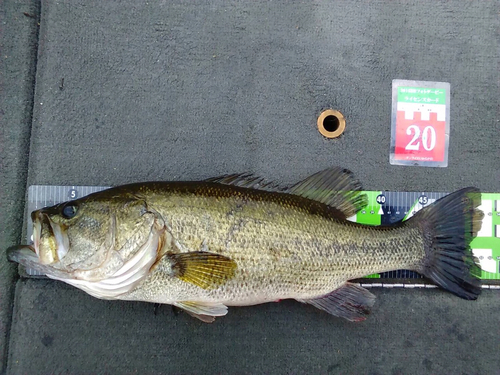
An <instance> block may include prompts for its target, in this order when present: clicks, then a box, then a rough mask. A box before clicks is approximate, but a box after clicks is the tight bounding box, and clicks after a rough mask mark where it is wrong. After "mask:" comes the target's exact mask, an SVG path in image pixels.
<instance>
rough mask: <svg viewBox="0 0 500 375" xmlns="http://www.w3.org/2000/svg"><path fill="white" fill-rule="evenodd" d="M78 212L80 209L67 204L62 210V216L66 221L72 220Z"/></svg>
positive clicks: (72, 204)
mask: <svg viewBox="0 0 500 375" xmlns="http://www.w3.org/2000/svg"><path fill="white" fill-rule="evenodd" d="M77 211H78V207H77V206H76V205H75V204H74V203H66V204H65V205H64V206H63V207H62V209H61V214H62V216H63V217H64V218H65V219H71V218H72V217H74V216H75V215H76V212H77Z"/></svg>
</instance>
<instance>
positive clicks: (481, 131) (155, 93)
mask: <svg viewBox="0 0 500 375" xmlns="http://www.w3.org/2000/svg"><path fill="white" fill-rule="evenodd" d="M13 4H18V2H12V1H11V4H10V5H9V6H11V7H13V6H14V5H13ZM19 4H20V3H19ZM23 11H24V10H23ZM499 11H500V5H499V3H498V2H494V1H491V2H489V1H482V2H474V3H463V2H462V1H452V2H449V1H446V2H444V1H443V2H439V3H433V5H432V6H431V5H430V4H428V3H420V2H416V1H415V2H413V1H399V2H395V1H379V2H369V3H366V4H361V3H351V2H340V1H339V2H316V3H314V4H312V3H308V2H306V3H300V4H299V3H294V4H286V3H285V2H269V3H268V2H263V1H262V2H261V1H254V2H243V1H241V2H239V1H238V2H233V3H231V4H230V5H226V6H223V5H222V4H221V2H219V1H214V2H210V3H206V2H203V1H199V2H193V1H185V2H179V1H176V2H171V1H165V2H161V3H156V2H148V3H141V4H139V3H137V2H134V1H122V2H115V1H106V2H101V1H71V2H70V1H59V2H54V1H42V6H41V25H40V43H39V48H38V50H39V55H38V67H37V77H36V93H35V97H34V117H33V131H32V136H31V149H30V161H29V162H30V164H29V174H28V182H29V184H85V185H93V184H101V185H108V184H109V185H117V184H121V183H125V182H131V181H140V180H172V179H176V180H178V179H199V178H204V177H210V176H214V175H219V174H222V173H230V172H242V171H253V172H255V173H257V174H260V175H263V176H264V177H267V178H270V179H276V180H279V181H283V182H293V181H296V180H298V179H300V178H303V177H305V176H307V175H308V174H311V173H313V172H315V171H318V170H319V169H321V168H324V167H327V166H331V165H341V166H344V167H347V168H349V169H351V170H353V172H355V173H356V175H357V176H358V177H359V178H360V179H361V180H362V181H363V182H364V185H365V187H366V188H368V189H391V190H405V189H406V190H421V189H422V190H430V191H432V190H437V191H440V190H441V191H451V190H454V189H457V188H460V187H464V186H466V185H476V186H477V187H479V188H481V189H482V190H484V191H500V175H499V168H498V165H499V161H500V160H499V159H500V155H499V151H498V144H499V132H500V123H499V120H498V119H499V114H500V113H499V100H500V99H499V96H498V92H500V87H499V85H500V83H499V80H498V66H499V62H500V56H499V54H500V49H499V47H500V42H499V41H500V35H499V19H498V14H499ZM21 15H22V14H21ZM28 20H29V19H28ZM9 23H11V24H14V25H15V21H14V20H13V19H9ZM21 47H22V46H20V47H19V48H21ZM23 48H25V47H23ZM21 50H22V48H21V49H20V50H19V51H18V52H17V53H21V52H20V51H21ZM2 55H3V52H2ZM17 58H18V59H19V60H20V61H22V63H23V64H29V60H28V58H29V56H28V55H26V56H21V55H20V56H18V57H17ZM3 70H5V68H4V69H3ZM7 73H8V74H6V75H5V76H6V77H7V78H8V79H12V78H15V76H14V74H13V73H12V74H11V72H10V71H8V72H7ZM7 78H6V79H7ZM394 78H401V79H417V80H429V81H432V80H435V81H445V82H450V84H451V88H452V98H451V103H452V104H451V106H452V107H451V138H450V155H449V167H448V168H415V167H397V166H391V165H389V162H388V160H389V156H388V152H389V135H390V108H391V103H390V100H391V80H392V79H394ZM63 79H64V83H63V84H62V80H63ZM61 84H62V85H61ZM17 89H19V88H17ZM28 91H29V90H28ZM14 104H15V103H14ZM16 105H17V106H18V107H19V108H21V107H22V105H23V103H18V104H16ZM326 107H332V108H335V109H338V110H340V111H341V112H343V113H344V114H345V116H346V118H347V126H346V132H345V133H344V135H343V136H342V137H341V138H340V139H337V140H333V141H328V140H325V139H323V138H322V137H321V136H320V135H319V133H318V132H317V131H316V129H315V121H316V116H317V115H318V114H319V112H320V111H321V109H323V108H326ZM19 113H21V112H19ZM5 120H6V118H5V116H4V118H3V121H5ZM5 123H6V124H7V126H8V128H7V129H12V131H14V130H15V131H16V132H18V133H16V134H18V137H17V138H16V136H15V135H8V136H6V138H5V140H3V139H2V142H3V143H2V146H3V144H7V145H9V147H13V146H11V143H12V142H13V141H14V140H16V139H21V140H24V142H26V139H27V137H29V134H27V133H26V132H27V131H29V128H26V129H20V130H19V129H18V128H17V126H18V124H17V122H16V120H15V119H10V120H9V121H5ZM9 131H10V130H9ZM21 146H22V142H21ZM12 150H13V151H12V152H17V153H18V155H19V158H21V159H22V155H25V154H22V153H21V150H23V151H26V150H25V148H22V147H17V148H16V147H13V148H12ZM24 158H26V156H24ZM21 159H20V160H21ZM12 165H13V167H12V171H10V172H9V173H12V174H13V176H14V175H15V174H18V176H16V179H14V177H12V180H10V181H12V185H8V186H7V185H6V186H5V187H4V186H3V185H2V188H5V189H6V190H7V189H8V190H9V194H11V195H3V194H2V199H4V197H7V201H10V200H16V202H17V206H15V207H16V208H15V209H10V208H9V210H11V211H10V212H7V213H9V214H10V215H12V216H15V220H17V221H15V222H10V223H9V225H10V226H9V227H8V229H7V231H8V235H6V236H7V237H5V238H11V239H15V238H16V236H17V237H18V236H19V232H20V225H21V224H20V216H21V215H22V212H21V209H20V204H19V200H20V199H21V200H22V197H23V194H24V190H20V189H19V186H21V187H23V186H24V181H23V172H25V169H24V167H23V165H22V162H19V163H18V164H12ZM2 184H3V182H2ZM16 184H17V185H16ZM16 186H17V189H16V188H15V187H16ZM16 194H17V195H16ZM2 203H3V202H2ZM3 212H4V208H3V204H2V213H3ZM8 236H11V237H8ZM2 238H4V237H3V236H2ZM7 241H8V244H10V242H11V240H7ZM2 262H3V261H2ZM375 293H376V294H377V296H378V297H379V298H378V300H377V304H376V307H375V310H374V314H373V316H372V317H370V319H369V320H368V321H366V322H365V323H362V324H358V325H356V324H352V323H348V322H344V321H342V320H339V319H335V318H332V317H330V316H328V315H326V314H323V313H321V312H319V311H316V310H314V308H311V307H308V306H302V305H299V304H298V303H294V302H284V303H281V304H268V305H263V306H256V307H248V308H233V309H231V310H230V313H229V315H228V316H227V317H224V318H222V319H219V320H218V321H217V322H216V323H215V324H214V325H203V324H201V323H200V322H198V321H195V320H193V319H192V318H190V317H188V316H186V315H185V314H181V315H179V316H177V317H176V316H174V315H173V314H172V313H171V311H170V309H169V308H168V307H162V308H161V309H160V310H159V313H158V314H157V315H156V316H155V315H154V314H153V308H152V306H151V305H147V304H142V303H124V302H106V301H99V300H96V299H93V298H91V297H89V296H87V295H85V294H84V293H83V292H81V291H78V290H76V289H73V288H70V287H68V286H65V285H63V284H61V283H57V282H51V281H41V280H21V281H19V282H18V283H17V288H16V295H15V308H14V317H13V324H12V330H11V336H10V350H9V355H8V360H9V361H8V365H9V373H12V374H17V373H36V372H39V373H47V372H53V373H64V372H70V373H73V372H76V371H81V372H94V371H98V372H109V373H122V372H124V371H125V372H130V373H134V372H136V373H160V372H162V373H172V372H198V373H207V372H219V373H220V372H226V373H231V372H281V373H284V372H304V373H310V372H322V373H327V372H333V373H339V372H342V373H408V372H410V373H411V372H414V373H426V372H434V373H457V372H465V373H492V372H494V371H497V370H498V368H499V366H500V358H499V357H498V356H497V355H496V353H498V351H499V350H500V347H499V344H498V343H499V342H500V341H499V340H498V329H496V327H498V325H499V321H498V319H499V318H498V314H495V313H494V312H495V311H498V309H499V308H500V295H499V294H498V293H497V292H485V293H484V294H483V295H482V296H481V298H480V300H479V301H477V302H466V301H461V300H459V299H457V298H456V297H454V296H452V295H449V294H446V293H444V292H441V291H438V290H423V291H417V290H386V291H382V290H379V291H375Z"/></svg>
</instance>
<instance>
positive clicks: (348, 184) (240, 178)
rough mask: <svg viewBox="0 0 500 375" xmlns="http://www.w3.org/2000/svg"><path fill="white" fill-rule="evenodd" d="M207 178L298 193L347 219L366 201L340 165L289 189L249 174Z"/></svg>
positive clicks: (357, 183)
mask: <svg viewBox="0 0 500 375" xmlns="http://www.w3.org/2000/svg"><path fill="white" fill-rule="evenodd" d="M206 181H207V182H215V183H219V184H224V185H233V186H239V187H244V188H251V189H258V190H264V191H272V192H281V193H288V194H294V195H298V196H301V197H303V198H308V199H311V200H314V201H317V202H320V203H323V204H326V205H328V206H330V207H333V208H336V209H337V210H338V211H340V212H342V214H343V215H345V217H346V218H347V217H349V216H352V215H354V214H356V212H358V211H359V210H360V209H361V208H363V207H365V206H366V205H367V204H368V199H367V197H366V195H365V194H361V193H360V190H361V183H360V182H359V181H358V180H357V179H356V178H354V175H353V173H352V172H351V171H349V170H347V169H343V168H339V167H333V168H328V169H325V170H323V171H321V172H318V173H315V174H313V175H312V176H309V177H307V178H306V179H305V180H303V181H301V182H299V183H297V184H295V185H293V186H292V187H289V188H286V187H282V186H280V185H279V184H276V183H273V182H269V181H266V180H265V179H263V178H262V177H257V176H254V175H253V174H251V173H241V174H231V175H225V176H220V177H215V178H210V179H208V180H206Z"/></svg>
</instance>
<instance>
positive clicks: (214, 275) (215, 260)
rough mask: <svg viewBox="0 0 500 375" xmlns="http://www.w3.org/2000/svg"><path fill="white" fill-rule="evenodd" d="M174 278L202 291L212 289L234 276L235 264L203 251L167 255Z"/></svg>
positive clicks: (222, 257) (227, 259)
mask: <svg viewBox="0 0 500 375" xmlns="http://www.w3.org/2000/svg"><path fill="white" fill-rule="evenodd" d="M168 257H169V258H170V260H171V262H172V271H173V272H174V276H175V277H178V278H179V279H181V280H182V281H185V282H188V283H191V284H194V285H196V286H199V287H200V288H203V289H213V288H217V287H218V286H220V285H222V284H224V283H225V282H226V281H227V280H229V279H231V278H232V277H233V276H234V273H235V271H236V267H237V266H236V262H235V261H233V260H232V259H230V258H228V257H225V256H223V255H219V254H214V253H208V252H205V251H193V252H189V253H178V254H168Z"/></svg>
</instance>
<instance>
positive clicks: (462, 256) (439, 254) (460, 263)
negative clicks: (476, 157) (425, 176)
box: [411, 187, 484, 300]
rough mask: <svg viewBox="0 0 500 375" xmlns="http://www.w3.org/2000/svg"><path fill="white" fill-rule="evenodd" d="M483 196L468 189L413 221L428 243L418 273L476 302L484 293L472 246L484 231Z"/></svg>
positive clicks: (433, 205)
mask: <svg viewBox="0 0 500 375" xmlns="http://www.w3.org/2000/svg"><path fill="white" fill-rule="evenodd" d="M480 204H481V193H480V192H479V190H478V189H476V188H473V187H469V188H465V189H461V190H458V191H456V192H454V193H452V194H449V195H447V196H445V197H443V198H441V199H439V200H438V201H436V202H435V203H433V204H431V205H430V206H428V207H426V208H424V209H422V210H420V211H419V212H418V213H417V214H416V215H415V216H414V217H413V218H412V219H411V221H412V223H415V224H417V225H418V226H419V227H420V228H421V230H422V234H423V237H424V239H425V256H424V259H423V260H422V262H421V263H420V264H419V266H418V267H417V268H416V270H417V271H418V272H419V273H421V274H423V275H424V276H426V277H427V278H429V279H431V280H432V281H433V282H434V283H436V284H437V285H439V286H441V287H442V288H444V289H446V290H448V291H449V292H451V293H453V294H455V295H457V296H459V297H461V298H464V299H467V300H475V299H477V297H478V295H479V294H480V293H481V281H480V280H479V275H480V271H481V270H480V268H479V267H478V266H477V263H476V261H475V258H474V256H473V255H472V251H471V249H470V242H471V240H472V239H473V238H474V237H475V236H476V234H477V232H478V231H479V230H480V229H481V220H482V218H483V216H484V215H483V213H482V211H480V210H478V209H477V207H478V206H479V205H480Z"/></svg>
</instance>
